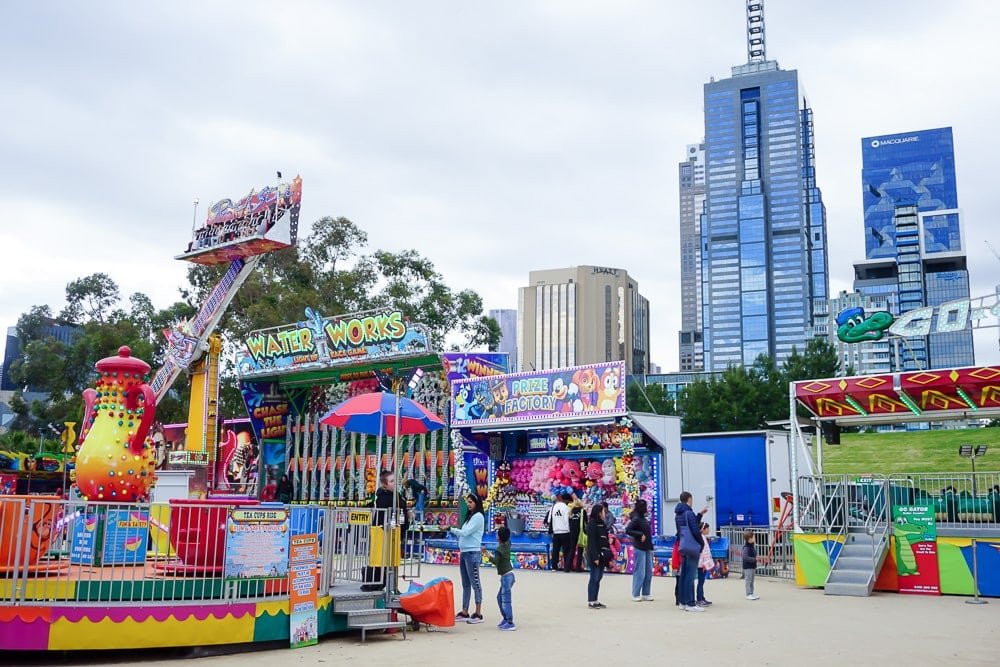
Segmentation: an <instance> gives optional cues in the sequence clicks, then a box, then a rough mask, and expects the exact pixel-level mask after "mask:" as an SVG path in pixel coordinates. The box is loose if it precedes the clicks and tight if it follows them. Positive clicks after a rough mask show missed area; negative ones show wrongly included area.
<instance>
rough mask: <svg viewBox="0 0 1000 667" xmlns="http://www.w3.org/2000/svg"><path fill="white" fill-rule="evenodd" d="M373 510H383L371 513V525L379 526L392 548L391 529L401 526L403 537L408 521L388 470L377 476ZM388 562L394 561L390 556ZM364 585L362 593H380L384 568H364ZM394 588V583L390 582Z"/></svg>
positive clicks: (401, 499)
mask: <svg viewBox="0 0 1000 667" xmlns="http://www.w3.org/2000/svg"><path fill="white" fill-rule="evenodd" d="M393 496H395V498H396V517H395V519H394V518H393V517H392V512H393V507H392V502H393ZM375 509H376V510H383V511H382V512H378V511H376V512H372V525H373V526H381V527H382V528H383V531H384V532H383V533H382V535H383V539H385V540H388V541H389V547H390V548H391V547H392V543H393V540H392V538H391V537H390V535H391V534H392V530H391V528H392V527H394V526H400V525H401V526H402V529H403V535H404V536H405V535H406V531H407V530H409V528H410V520H409V516H408V513H407V511H406V500H405V499H404V498H403V496H402V494H400V493H399V492H398V491H396V476H395V475H394V474H392V472H390V471H388V470H383V471H382V473H381V474H380V475H379V487H378V490H377V491H375ZM400 513H401V516H402V521H400ZM402 546H403V545H402V540H401V541H400V548H402ZM389 560H390V562H391V561H392V560H394V559H393V558H392V556H389ZM365 581H366V582H367V583H365V584H364V585H363V586H362V587H361V590H363V591H380V590H382V589H383V588H385V568H384V567H366V568H365ZM392 584H393V586H395V582H392Z"/></svg>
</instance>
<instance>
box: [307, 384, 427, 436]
mask: <svg viewBox="0 0 1000 667" xmlns="http://www.w3.org/2000/svg"><path fill="white" fill-rule="evenodd" d="M397 400H398V401H399V431H398V433H399V435H419V434H421V433H428V432H430V431H436V430H438V429H439V428H444V422H443V421H441V418H440V417H437V416H436V415H434V414H433V413H431V412H430V411H429V410H428V409H427V408H425V407H424V406H422V405H420V404H419V403H417V402H416V401H411V400H410V399H408V398H405V397H402V396H401V397H399V398H398V399H397V398H396V395H395V394H387V393H383V392H376V393H372V394H362V395H361V396H355V397H354V398H349V399H347V400H346V401H344V402H343V403H341V404H340V405H338V406H337V407H335V408H334V409H333V410H330V412H328V413H326V415H324V416H323V418H322V419H320V423H321V424H328V425H330V426H336V427H338V428H342V429H344V430H345V431H348V432H349V433H366V434H368V435H383V434H385V435H393V434H394V433H397V431H396V401H397Z"/></svg>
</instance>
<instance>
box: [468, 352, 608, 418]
mask: <svg viewBox="0 0 1000 667" xmlns="http://www.w3.org/2000/svg"><path fill="white" fill-rule="evenodd" d="M451 392H452V393H451V395H452V413H451V414H452V419H451V423H452V426H453V427H457V426H478V425H486V424H488V425H490V426H503V425H504V424H518V423H522V422H527V421H546V420H549V421H566V420H568V419H572V418H573V417H574V416H578V417H582V418H585V419H586V418H591V417H602V416H608V417H611V416H620V415H624V414H625V362H623V361H612V362H607V363H600V364H589V365H587V366H574V367H572V368H560V369H553V370H544V371H531V372H526V373H511V374H507V375H495V376H493V377H488V378H469V379H466V380H456V381H454V382H453V383H452V385H451Z"/></svg>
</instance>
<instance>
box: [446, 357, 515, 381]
mask: <svg viewBox="0 0 1000 667" xmlns="http://www.w3.org/2000/svg"><path fill="white" fill-rule="evenodd" d="M441 361H442V362H443V363H444V372H445V374H446V375H447V376H448V382H449V383H451V382H454V381H455V380H465V379H466V378H483V377H492V376H494V375H504V374H506V373H507V372H509V371H510V366H509V361H508V355H507V353H506V352H445V353H443V354H442V355H441Z"/></svg>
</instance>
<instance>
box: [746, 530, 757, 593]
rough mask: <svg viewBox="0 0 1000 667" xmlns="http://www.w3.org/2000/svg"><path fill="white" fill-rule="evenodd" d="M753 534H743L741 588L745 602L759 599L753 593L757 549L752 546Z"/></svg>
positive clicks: (749, 532) (747, 532) (748, 532)
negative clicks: (745, 597)
mask: <svg viewBox="0 0 1000 667" xmlns="http://www.w3.org/2000/svg"><path fill="white" fill-rule="evenodd" d="M753 543H754V537H753V533H752V532H751V531H749V530H747V531H744V532H743V586H744V588H745V590H746V594H747V600H759V599H760V598H759V597H758V596H757V594H756V593H754V591H753V584H754V578H755V577H756V575H757V548H756V547H755V546H754V544H753Z"/></svg>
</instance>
